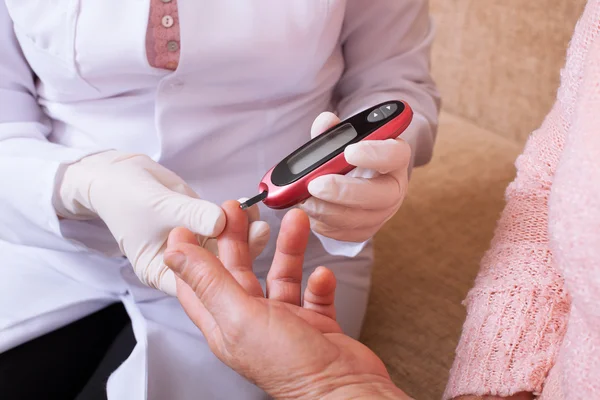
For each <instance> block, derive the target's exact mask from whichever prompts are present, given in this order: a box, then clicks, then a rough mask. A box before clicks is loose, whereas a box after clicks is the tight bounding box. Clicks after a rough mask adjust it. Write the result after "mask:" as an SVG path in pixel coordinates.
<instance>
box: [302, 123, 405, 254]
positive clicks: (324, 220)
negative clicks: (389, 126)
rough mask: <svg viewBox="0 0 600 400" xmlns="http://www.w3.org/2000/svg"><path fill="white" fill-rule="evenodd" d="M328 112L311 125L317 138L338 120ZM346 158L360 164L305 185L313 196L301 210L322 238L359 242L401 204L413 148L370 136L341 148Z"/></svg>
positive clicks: (392, 140) (388, 217)
mask: <svg viewBox="0 0 600 400" xmlns="http://www.w3.org/2000/svg"><path fill="white" fill-rule="evenodd" d="M339 122H340V120H339V118H338V117H336V116H335V115H334V114H332V113H330V112H325V113H322V114H321V115H319V116H318V117H317V118H316V119H315V121H314V123H313V126H312V129H311V136H312V137H315V136H318V135H320V134H321V133H322V132H324V131H326V130H327V129H329V128H330V127H332V126H334V125H336V124H338V123H339ZM344 157H345V158H346V161H347V162H348V163H349V164H351V165H354V166H356V167H358V168H356V169H354V170H352V171H351V172H349V173H348V174H347V175H334V174H332V175H324V176H320V177H318V178H316V179H314V180H313V181H312V182H310V183H309V184H308V191H309V193H310V194H311V195H312V196H313V197H311V198H309V199H308V200H306V201H305V202H304V203H303V204H302V205H300V208H302V209H303V210H304V211H305V212H306V213H307V214H308V215H309V217H310V219H311V228H312V229H313V231H315V232H316V233H319V234H321V235H323V236H326V237H329V238H332V239H336V240H341V241H347V242H363V241H365V240H367V239H369V238H371V237H372V236H373V235H374V234H375V233H376V232H377V231H378V230H379V229H380V228H381V226H382V225H383V224H384V223H385V222H387V221H388V220H389V219H390V218H391V217H392V216H393V215H394V214H395V213H396V211H398V208H400V205H401V204H402V200H403V199H404V196H405V193H406V190H407V186H408V166H409V163H410V157H411V150H410V146H409V145H408V143H406V142H405V141H403V140H402V139H399V138H398V139H387V140H369V141H362V142H359V143H355V144H352V145H350V146H348V147H346V149H345V151H344Z"/></svg>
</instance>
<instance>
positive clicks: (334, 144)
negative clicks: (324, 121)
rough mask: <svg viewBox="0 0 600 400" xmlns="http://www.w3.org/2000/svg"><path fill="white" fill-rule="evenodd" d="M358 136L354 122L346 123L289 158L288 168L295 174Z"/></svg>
mask: <svg viewBox="0 0 600 400" xmlns="http://www.w3.org/2000/svg"><path fill="white" fill-rule="evenodd" d="M357 136H358V132H356V129H354V127H353V126H352V124H349V123H348V124H344V125H342V126H340V127H339V128H337V129H335V130H334V131H331V132H329V133H327V134H325V135H321V137H318V138H317V140H315V141H314V142H313V143H311V144H310V145H309V146H307V147H305V148H304V149H302V150H301V151H300V152H298V153H297V154H294V155H293V156H292V157H290V158H289V160H287V165H288V168H289V169H290V172H291V173H292V174H294V175H297V174H299V173H300V172H302V171H304V170H305V169H307V168H308V167H310V166H311V165H313V164H315V163H316V162H319V161H320V160H322V159H324V158H325V157H327V156H328V155H329V154H331V153H333V152H334V151H336V150H338V149H339V148H341V147H343V146H345V145H347V144H348V143H350V142H351V141H352V140H353V139H355V138H356V137H357Z"/></svg>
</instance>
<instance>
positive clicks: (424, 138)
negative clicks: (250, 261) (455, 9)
mask: <svg viewBox="0 0 600 400" xmlns="http://www.w3.org/2000/svg"><path fill="white" fill-rule="evenodd" d="M178 7H179V23H180V30H181V31H180V33H181V47H180V51H181V57H180V62H179V65H178V67H177V69H176V70H175V71H170V70H162V69H156V68H153V67H151V66H150V65H149V63H148V58H147V55H146V46H145V40H146V31H147V26H148V12H149V0H87V1H82V0H53V1H50V0H5V1H4V2H2V3H0V254H2V255H3V259H2V263H3V265H2V266H0V269H6V271H7V273H5V274H0V293H3V294H2V295H1V296H0V310H2V311H0V336H2V331H5V333H6V332H10V334H5V335H4V338H5V339H4V341H0V351H2V350H3V349H6V348H9V347H11V346H14V345H16V344H19V343H22V342H24V341H26V340H28V339H30V338H32V337H35V336H38V335H40V334H42V333H44V332H47V331H49V330H51V329H54V328H56V327H58V326H61V325H64V324H66V323H68V322H70V321H72V320H74V319H76V318H79V317H81V316H83V315H85V314H87V313H89V312H91V311H92V310H93V309H97V308H99V307H100V305H99V304H96V303H94V305H93V306H90V307H87V308H85V307H84V308H80V309H79V311H78V312H73V311H72V310H71V311H65V310H67V309H68V307H67V306H68V305H72V304H74V303H76V302H78V303H82V304H83V303H86V301H88V300H89V301H90V304H91V303H93V302H92V301H91V299H92V298H97V296H95V295H94V296H92V295H91V294H90V293H91V291H93V290H98V291H102V292H103V293H104V292H110V293H114V295H115V296H116V297H115V299H116V298H118V296H121V295H122V294H123V293H125V292H126V291H127V290H129V289H127V287H126V286H119V285H120V283H118V282H117V281H115V279H114V277H113V276H112V275H110V273H112V272H110V271H113V270H116V269H118V268H121V267H122V266H123V264H124V263H126V261H124V260H123V259H122V257H121V256H122V255H121V254H120V252H119V249H118V247H117V246H116V244H115V243H114V240H112V236H111V235H110V233H109V232H108V230H107V229H106V227H105V226H104V225H103V224H102V223H101V222H99V221H59V220H58V218H57V216H56V214H55V212H54V209H53V206H52V196H53V193H54V191H55V188H56V177H57V175H58V174H59V171H60V168H61V167H64V165H65V164H67V163H70V162H73V161H76V160H78V159H80V158H81V157H84V156H86V155H89V154H91V153H94V152H98V151H102V150H105V149H111V148H114V149H118V150H121V151H125V152H137V153H145V154H147V155H149V156H150V157H152V158H153V159H154V160H156V161H157V162H159V163H161V164H162V165H164V166H166V167H167V168H169V169H171V170H172V171H174V172H175V173H177V174H178V175H179V176H181V177H182V178H183V179H184V180H185V181H186V182H188V184H189V185H190V186H191V187H192V188H193V189H194V190H195V191H196V192H197V193H198V194H199V195H200V196H201V197H202V198H204V199H207V200H210V201H213V202H214V203H216V204H220V203H221V202H223V201H224V200H227V199H237V198H240V197H244V196H252V195H254V194H256V192H257V185H258V183H259V181H260V179H261V178H262V176H263V175H264V173H265V172H266V171H267V170H268V169H269V168H271V167H272V166H273V165H274V164H276V163H277V162H278V161H279V160H280V159H281V158H282V157H284V156H285V155H287V154H288V153H289V152H291V151H293V150H294V149H296V148H297V147H299V146H300V145H302V144H303V143H305V142H306V141H307V140H309V139H310V126H311V124H312V122H313V120H314V119H315V117H316V116H317V115H318V114H319V113H321V112H323V111H326V110H330V111H334V112H336V113H337V114H338V115H339V116H340V117H341V118H342V119H344V118H345V117H348V116H350V115H352V114H354V113H356V112H358V111H360V110H362V109H364V108H367V107H370V106H371V105H374V104H376V103H379V102H383V101H386V100H390V99H399V100H405V101H407V102H408V103H409V104H410V106H411V107H412V108H413V110H414V111H415V118H414V122H413V124H412V125H411V128H409V130H408V131H407V132H406V133H405V134H404V135H403V137H404V139H405V140H407V141H408V142H409V143H410V145H411V147H412V149H413V156H414V163H415V165H419V164H423V163H425V162H427V161H428V160H429V157H430V155H431V151H432V146H433V142H434V137H435V132H436V127H437V114H438V108H439V99H438V95H437V92H436V89H435V85H434V83H433V81H432V79H431V76H430V74H429V50H430V45H431V41H432V37H433V30H432V27H431V23H430V18H429V15H428V10H427V1H426V0H368V1H367V0H347V1H344V0H310V1H307V0H285V1H281V0H260V1H258V0H257V1H235V0H219V1H200V0H179V1H178ZM261 214H262V216H263V219H265V220H266V221H267V222H268V223H269V224H270V225H271V227H272V239H271V242H270V244H269V245H268V246H267V249H266V250H265V252H264V253H263V255H262V256H261V258H260V259H259V260H257V263H258V264H259V267H258V268H259V269H260V268H263V267H260V265H263V266H266V265H267V263H268V260H269V259H270V257H271V256H272V253H273V250H274V240H275V238H276V233H277V230H278V226H279V221H280V218H281V217H282V215H283V212H275V211H272V210H269V209H267V208H265V207H262V208H261ZM313 239H314V238H313ZM315 240H317V239H314V240H313V242H314V241H315ZM320 240H321V242H322V244H323V245H324V246H325V249H326V250H327V251H328V252H329V253H330V254H333V255H342V256H343V255H347V256H355V255H357V254H358V253H359V251H360V250H361V249H362V245H359V246H358V247H357V245H355V244H353V245H350V244H347V243H339V242H336V241H333V240H329V239H325V238H320ZM317 247H318V246H317ZM317 247H315V249H317ZM315 251H320V252H321V253H322V254H321V255H322V256H326V254H324V253H323V252H324V250H323V248H320V250H315ZM261 263H262V264H261ZM82 265H85V266H86V267H82ZM90 265H91V266H92V267H89V266H90ZM109 272H110V273H109ZM113 272H114V271H113ZM259 272H260V271H259ZM52 274H54V275H52ZM56 274H59V275H60V276H67V277H68V278H69V279H70V280H72V282H73V285H66V286H65V284H62V285H63V287H62V289H61V290H60V291H58V292H57V291H56V290H54V289H50V287H51V285H52V279H54V278H53V277H54V276H57V275H56ZM3 276H4V277H3ZM57 279H58V278H57ZM80 283H85V285H87V286H86V287H80V286H78V284H80ZM67 286H68V287H67ZM90 288H93V290H92V289H90ZM153 292H155V291H146V292H144V291H141V292H139V293H143V294H139V293H138V294H137V299H136V301H140V299H142V300H143V299H144V298H145V297H144V296H148V297H152V296H156V294H151V293H153ZM33 297H35V300H37V301H35V300H34V301H32V298H33ZM40 299H43V301H41V300H40ZM5 303H6V304H5ZM8 303H12V304H14V305H15V308H14V309H11V310H10V311H5V310H8V308H7V307H8V305H7V304H8ZM49 315H50V316H51V317H48V316H49ZM44 318H46V319H44ZM132 318H133V317H132ZM32 320H35V321H38V322H36V323H34V324H29V325H28V324H26V323H25V322H24V321H32ZM134 325H135V321H134ZM134 328H135V326H134ZM11 329H12V330H11ZM138 340H139V338H138Z"/></svg>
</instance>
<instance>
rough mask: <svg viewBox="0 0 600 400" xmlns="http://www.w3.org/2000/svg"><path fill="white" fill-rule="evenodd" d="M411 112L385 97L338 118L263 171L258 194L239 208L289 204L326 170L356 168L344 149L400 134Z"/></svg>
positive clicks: (306, 195) (341, 171)
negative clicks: (342, 119) (382, 101)
mask: <svg viewBox="0 0 600 400" xmlns="http://www.w3.org/2000/svg"><path fill="white" fill-rule="evenodd" d="M412 117H413V112H412V109H411V108H410V106H409V105H408V104H407V103H406V102H404V101H387V102H385V103H381V104H378V105H376V106H373V107H371V108H369V109H366V110H364V111H361V112H360V113H358V114H356V115H354V116H352V117H350V118H348V119H346V120H344V121H342V122H340V123H339V124H337V125H336V126H334V127H332V128H330V129H328V130H327V131H325V132H323V133H322V134H321V135H319V136H317V137H315V138H313V139H312V140H310V141H309V142H307V143H306V144H304V145H303V146H301V147H300V148H298V149H297V150H295V151H294V152H292V153H291V154H290V155H288V156H287V157H285V158H284V159H283V160H281V161H280V162H279V163H278V164H277V165H275V166H274V167H273V168H271V170H270V171H269V172H267V173H266V174H265V176H264V177H263V179H262V181H261V182H260V184H259V185H258V190H259V194H258V195H256V196H254V197H253V198H251V199H249V200H248V201H246V202H244V203H242V204H241V205H240V207H241V208H242V209H245V208H248V207H250V206H251V205H253V204H255V203H258V202H259V201H262V202H263V203H264V204H265V205H266V206H268V207H270V208H273V209H285V208H289V207H292V206H294V205H296V204H298V203H300V202H302V201H304V200H306V199H308V198H309V197H310V193H309V192H308V183H309V182H310V181H312V180H313V179H315V178H316V177H319V176H322V175H327V174H342V175H343V174H347V173H348V172H350V171H351V170H353V169H354V168H355V166H353V165H350V164H348V163H347V162H346V159H345V158H344V149H345V148H346V147H347V146H348V145H351V144H353V143H357V142H360V141H362V140H384V139H391V138H396V137H398V136H400V135H401V134H402V133H403V132H404V131H405V130H406V128H408V126H409V125H410V123H411V121H412Z"/></svg>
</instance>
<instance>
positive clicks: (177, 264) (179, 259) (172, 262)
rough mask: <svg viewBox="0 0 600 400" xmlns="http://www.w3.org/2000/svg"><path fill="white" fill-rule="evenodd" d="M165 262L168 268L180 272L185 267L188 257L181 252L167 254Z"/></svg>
mask: <svg viewBox="0 0 600 400" xmlns="http://www.w3.org/2000/svg"><path fill="white" fill-rule="evenodd" d="M164 261H165V264H166V265H167V267H169V268H171V269H172V270H175V271H180V270H181V269H183V267H184V266H185V263H186V261H187V257H186V256H185V254H183V253H182V252H180V251H174V252H172V253H165V256H164Z"/></svg>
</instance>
